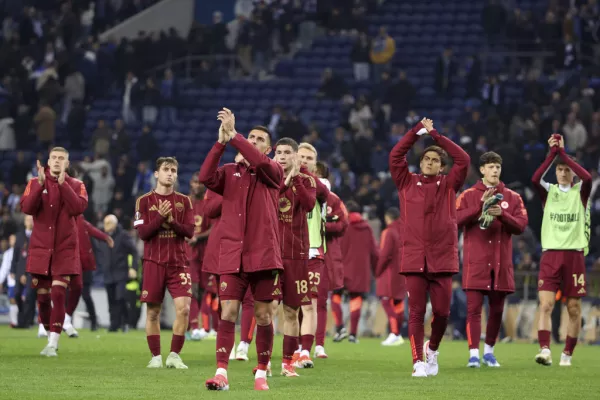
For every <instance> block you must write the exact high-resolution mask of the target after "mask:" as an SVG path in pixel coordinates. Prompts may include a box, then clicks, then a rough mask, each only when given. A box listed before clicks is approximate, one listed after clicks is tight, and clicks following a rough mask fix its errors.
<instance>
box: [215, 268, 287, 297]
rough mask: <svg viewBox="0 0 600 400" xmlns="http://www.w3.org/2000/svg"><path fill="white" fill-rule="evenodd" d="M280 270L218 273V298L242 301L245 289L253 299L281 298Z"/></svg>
mask: <svg viewBox="0 0 600 400" xmlns="http://www.w3.org/2000/svg"><path fill="white" fill-rule="evenodd" d="M280 274H281V271H280V270H277V269H273V270H266V271H258V272H250V273H248V272H239V273H237V274H225V275H219V293H218V294H219V298H220V299H221V300H237V301H242V300H243V299H244V296H245V295H246V290H247V289H248V287H250V291H251V293H252V296H253V297H254V300H256V301H261V302H271V301H273V300H279V299H281V280H280V279H279V276H280Z"/></svg>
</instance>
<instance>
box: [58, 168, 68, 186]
mask: <svg viewBox="0 0 600 400" xmlns="http://www.w3.org/2000/svg"><path fill="white" fill-rule="evenodd" d="M66 173H67V172H66V171H65V168H64V167H63V168H61V170H60V174H58V184H59V185H62V184H63V183H65V177H66Z"/></svg>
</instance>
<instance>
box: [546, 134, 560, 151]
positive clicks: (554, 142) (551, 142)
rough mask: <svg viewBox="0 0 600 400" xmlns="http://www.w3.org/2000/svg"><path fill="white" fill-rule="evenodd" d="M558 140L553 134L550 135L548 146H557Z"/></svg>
mask: <svg viewBox="0 0 600 400" xmlns="http://www.w3.org/2000/svg"><path fill="white" fill-rule="evenodd" d="M559 144H560V142H559V141H558V140H557V138H556V136H555V135H552V136H550V139H548V146H550V147H551V148H552V147H555V146H559Z"/></svg>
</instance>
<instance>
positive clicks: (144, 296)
mask: <svg viewBox="0 0 600 400" xmlns="http://www.w3.org/2000/svg"><path fill="white" fill-rule="evenodd" d="M146 297H148V291H147V290H144V291H143V292H142V299H145V298H146Z"/></svg>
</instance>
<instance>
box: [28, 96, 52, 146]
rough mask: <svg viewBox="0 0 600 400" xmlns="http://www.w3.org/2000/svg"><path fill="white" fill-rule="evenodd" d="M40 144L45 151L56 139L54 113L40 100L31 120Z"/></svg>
mask: <svg viewBox="0 0 600 400" xmlns="http://www.w3.org/2000/svg"><path fill="white" fill-rule="evenodd" d="M33 122H34V123H35V129H36V132H37V138H38V141H39V142H40V144H41V145H42V146H43V147H44V148H45V149H47V148H48V147H50V145H52V144H53V143H54V139H55V137H56V113H55V112H54V110H53V109H52V108H51V107H50V106H49V105H48V103H47V102H45V101H42V100H40V107H39V110H38V112H37V114H36V115H35V118H34V120H33Z"/></svg>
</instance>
